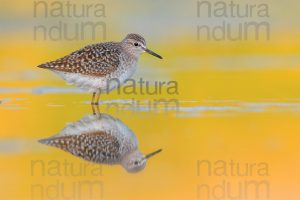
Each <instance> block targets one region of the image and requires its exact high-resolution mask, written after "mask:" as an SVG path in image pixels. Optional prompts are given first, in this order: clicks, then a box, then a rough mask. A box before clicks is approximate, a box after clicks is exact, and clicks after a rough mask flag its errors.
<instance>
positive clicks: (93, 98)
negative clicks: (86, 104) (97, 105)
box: [91, 92, 96, 105]
mask: <svg viewBox="0 0 300 200" xmlns="http://www.w3.org/2000/svg"><path fill="white" fill-rule="evenodd" d="M95 95H96V92H93V97H92V101H91V105H94V100H95Z"/></svg>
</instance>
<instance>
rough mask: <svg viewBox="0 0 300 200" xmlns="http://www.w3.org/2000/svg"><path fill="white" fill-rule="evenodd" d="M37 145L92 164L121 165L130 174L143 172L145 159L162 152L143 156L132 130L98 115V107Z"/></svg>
mask: <svg viewBox="0 0 300 200" xmlns="http://www.w3.org/2000/svg"><path fill="white" fill-rule="evenodd" d="M96 111H97V112H96ZM39 142H40V143H42V144H46V145H49V146H53V147H56V148H59V149H62V150H64V151H67V152H69V153H71V154H73V155H75V156H78V157H80V158H82V159H84V160H87V161H91V162H94V163H99V164H111V165H118V164H119V165H122V166H123V167H124V168H125V169H126V171H127V172H130V173H134V172H138V171H141V170H143V169H144V168H145V166H146V162H147V160H148V159H149V158H150V157H152V156H154V155H156V154H157V153H159V152H160V151H161V149H159V150H157V151H154V152H152V153H150V154H147V155H143V154H142V153H141V152H140V151H139V149H138V141H137V138H136V136H135V134H134V133H133V132H132V130H131V129H130V128H129V127H127V126H126V125H125V124H124V123H123V122H122V121H120V120H119V119H117V118H115V117H113V116H111V115H108V114H104V113H100V112H99V110H98V107H97V108H96V110H95V108H93V115H86V116H84V117H82V118H81V119H80V120H78V121H76V122H74V123H71V124H68V125H67V126H66V127H65V128H64V129H63V130H61V131H60V132H59V133H58V134H56V135H54V136H52V137H50V138H46V139H42V140H39Z"/></svg>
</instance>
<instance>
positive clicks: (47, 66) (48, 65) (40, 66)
mask: <svg viewBox="0 0 300 200" xmlns="http://www.w3.org/2000/svg"><path fill="white" fill-rule="evenodd" d="M37 67H39V68H43V69H49V68H50V64H49V63H43V64H40V65H38V66H37Z"/></svg>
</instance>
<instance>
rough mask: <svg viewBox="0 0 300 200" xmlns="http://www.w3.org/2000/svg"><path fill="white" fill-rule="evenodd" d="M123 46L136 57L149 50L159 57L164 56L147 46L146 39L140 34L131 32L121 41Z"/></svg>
mask: <svg viewBox="0 0 300 200" xmlns="http://www.w3.org/2000/svg"><path fill="white" fill-rule="evenodd" d="M121 44H122V47H123V48H125V49H126V51H127V52H129V53H130V54H131V55H133V56H134V57H136V58H138V57H139V56H140V55H141V54H142V53H144V52H147V53H149V54H151V55H153V56H155V57H157V58H160V59H162V57H161V56H160V55H158V54H156V53H154V52H153V51H151V50H149V49H148V48H147V46H146V40H145V39H144V38H143V37H142V36H140V35H139V34H135V33H130V34H128V35H127V36H126V37H125V38H124V39H123V40H122V42H121Z"/></svg>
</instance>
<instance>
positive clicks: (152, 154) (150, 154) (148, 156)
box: [145, 149, 162, 159]
mask: <svg viewBox="0 0 300 200" xmlns="http://www.w3.org/2000/svg"><path fill="white" fill-rule="evenodd" d="M161 151H162V149H158V150H157V151H154V152H152V153H149V154H147V155H146V156H145V159H149V158H150V157H152V156H154V155H155V154H158V153H159V152H161Z"/></svg>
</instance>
